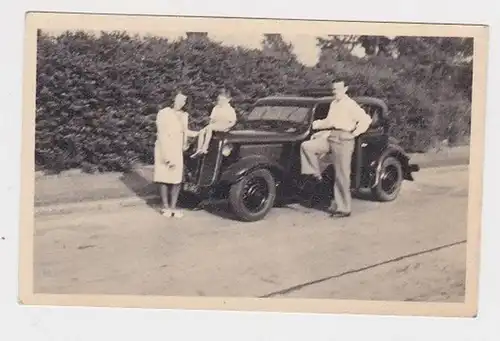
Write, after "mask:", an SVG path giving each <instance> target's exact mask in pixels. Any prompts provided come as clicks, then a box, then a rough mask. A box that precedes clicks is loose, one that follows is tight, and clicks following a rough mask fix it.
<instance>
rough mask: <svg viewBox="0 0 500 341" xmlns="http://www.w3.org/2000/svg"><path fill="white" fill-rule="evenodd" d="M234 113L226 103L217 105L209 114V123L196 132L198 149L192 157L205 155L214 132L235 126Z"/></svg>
mask: <svg viewBox="0 0 500 341" xmlns="http://www.w3.org/2000/svg"><path fill="white" fill-rule="evenodd" d="M236 120H237V118H236V111H235V110H234V109H233V107H232V106H231V105H230V104H229V103H228V102H222V103H218V104H217V105H216V106H215V107H214V108H213V109H212V113H211V114H210V123H209V124H208V125H207V126H205V127H204V128H203V129H201V130H200V131H199V132H198V146H197V147H198V148H197V150H196V153H194V154H193V156H197V155H199V154H206V153H207V150H208V145H209V144H210V140H211V138H212V133H213V132H214V131H227V130H229V129H231V128H232V127H233V126H234V125H235V124H236Z"/></svg>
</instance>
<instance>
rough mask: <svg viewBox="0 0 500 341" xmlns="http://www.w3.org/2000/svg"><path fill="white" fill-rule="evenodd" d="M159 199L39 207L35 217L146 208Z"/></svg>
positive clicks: (120, 199)
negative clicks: (125, 208) (137, 207)
mask: <svg viewBox="0 0 500 341" xmlns="http://www.w3.org/2000/svg"><path fill="white" fill-rule="evenodd" d="M158 199H159V197H158V196H157V195H150V196H146V197H125V198H119V199H104V200H97V201H85V202H77V203H69V204H56V205H47V206H38V207H35V217H46V216H52V215H61V214H71V213H78V212H91V211H107V210H110V209H115V208H121V207H136V206H146V205H148V204H149V203H150V202H152V201H157V200H158Z"/></svg>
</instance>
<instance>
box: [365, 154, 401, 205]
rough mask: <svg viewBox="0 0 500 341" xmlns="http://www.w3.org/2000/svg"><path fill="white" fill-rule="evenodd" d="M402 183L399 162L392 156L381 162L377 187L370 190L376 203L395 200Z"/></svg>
mask: <svg viewBox="0 0 500 341" xmlns="http://www.w3.org/2000/svg"><path fill="white" fill-rule="evenodd" d="M402 182H403V168H402V166H401V162H400V161H399V160H398V159H397V158H395V157H392V156H389V157H387V158H386V159H384V161H383V162H382V169H381V172H380V177H379V180H378V183H377V186H375V187H374V188H372V194H373V196H374V197H375V199H376V200H378V201H393V200H394V199H396V198H397V196H398V194H399V192H400V190H401V184H402Z"/></svg>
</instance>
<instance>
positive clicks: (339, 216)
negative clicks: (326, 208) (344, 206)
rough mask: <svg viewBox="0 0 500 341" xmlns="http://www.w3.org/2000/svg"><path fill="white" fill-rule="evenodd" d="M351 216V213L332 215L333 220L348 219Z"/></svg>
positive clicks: (334, 213)
mask: <svg viewBox="0 0 500 341" xmlns="http://www.w3.org/2000/svg"><path fill="white" fill-rule="evenodd" d="M350 216H351V212H338V211H337V212H333V213H332V214H331V217H332V218H347V217H350Z"/></svg>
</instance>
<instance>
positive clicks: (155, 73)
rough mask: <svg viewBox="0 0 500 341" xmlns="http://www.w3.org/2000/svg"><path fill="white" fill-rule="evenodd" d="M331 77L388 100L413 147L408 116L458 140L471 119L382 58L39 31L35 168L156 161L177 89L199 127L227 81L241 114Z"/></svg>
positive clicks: (106, 167)
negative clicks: (162, 117)
mask: <svg viewBox="0 0 500 341" xmlns="http://www.w3.org/2000/svg"><path fill="white" fill-rule="evenodd" d="M377 63H379V64H377ZM332 75H333V76H336V77H338V76H340V77H343V78H345V79H346V80H347V82H348V83H349V84H350V85H351V87H352V89H353V92H354V93H355V94H356V95H372V96H377V97H381V98H383V99H385V100H387V101H388V104H389V106H390V108H391V112H392V113H391V115H392V116H391V117H392V120H393V124H392V128H391V132H392V133H393V134H394V136H395V137H397V138H399V139H401V141H402V142H403V144H404V147H405V148H406V149H408V150H409V151H413V150H425V148H426V147H428V145H429V144H430V142H429V141H430V139H426V138H419V139H417V140H415V139H411V138H410V136H411V131H410V130H411V129H409V128H408V127H409V125H408V118H409V117H412V115H415V113H417V114H418V115H421V116H422V115H423V116H425V117H426V119H428V121H430V122H431V126H430V127H431V128H429V127H426V128H421V131H420V133H423V135H426V136H428V137H429V136H431V135H433V134H438V137H439V138H440V139H445V138H454V139H460V138H461V137H462V136H463V135H464V134H466V133H464V127H468V126H470V123H469V119H468V117H470V104H469V102H468V100H467V99H466V95H460V94H454V95H453V96H451V95H450V96H449V97H450V98H447V99H446V101H441V99H442V98H443V96H441V97H440V98H435V97H433V96H435V94H434V93H433V92H432V91H430V90H429V89H428V84H426V83H423V82H420V83H419V82H417V81H416V80H414V79H412V75H411V74H408V72H407V73H406V74H405V73H403V75H401V71H398V69H397V68H388V67H387V63H386V62H384V63H381V62H380V61H377V60H376V59H374V60H369V61H359V60H354V59H352V60H350V59H349V58H347V59H345V60H343V61H336V62H334V63H331V64H330V66H328V67H324V66H321V65H318V66H317V67H314V68H309V67H304V66H303V65H301V64H300V63H299V62H298V61H297V60H296V59H295V58H282V57H276V56H272V55H269V54H266V53H264V52H263V51H260V50H249V49H244V48H241V47H238V48H234V47H226V46H223V45H221V44H219V43H217V42H213V41H209V40H208V39H198V40H188V39H182V40H179V41H173V42H170V41H168V40H167V39H163V38H157V37H146V38H139V37H131V36H128V35H126V34H123V33H103V34H101V35H100V36H98V37H96V36H93V35H90V34H87V33H85V32H75V33H69V32H68V33H64V34H61V35H59V36H57V37H50V36H48V35H45V34H42V33H39V37H38V54H37V94H36V108H37V109H36V110H37V112H36V147H35V162H36V166H37V169H40V168H41V169H45V170H49V171H53V172H59V171H62V170H65V169H70V168H81V169H83V170H84V171H89V172H93V171H124V170H128V169H130V168H131V167H132V166H133V165H134V164H136V163H146V164H151V163H152V162H153V146H154V141H155V138H156V136H155V134H156V128H155V118H156V113H157V111H158V109H159V108H160V107H162V106H165V105H169V104H170V103H171V101H172V99H173V95H174V94H175V91H177V90H182V91H184V92H185V93H186V94H187V95H188V98H189V100H188V103H187V108H186V109H187V111H188V112H189V113H190V114H191V119H190V125H191V128H193V129H199V128H200V127H201V126H202V125H204V124H205V123H206V121H207V119H208V114H209V112H210V109H211V106H212V105H213V102H214V100H215V97H216V94H217V91H218V89H219V88H220V87H221V86H225V87H227V88H228V89H229V90H230V91H231V93H232V95H233V102H234V106H235V108H236V110H237V113H238V115H243V114H244V113H245V112H246V111H247V110H249V108H250V107H251V105H252V103H253V101H254V100H255V99H257V98H259V97H263V96H268V95H274V94H279V93H293V92H297V91H298V90H300V89H302V88H304V87H307V86H318V85H323V84H326V83H327V82H328V80H329V79H331V76H332ZM428 140H429V141H428Z"/></svg>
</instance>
